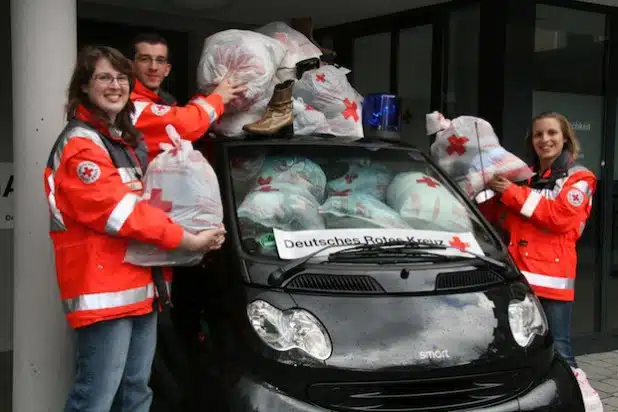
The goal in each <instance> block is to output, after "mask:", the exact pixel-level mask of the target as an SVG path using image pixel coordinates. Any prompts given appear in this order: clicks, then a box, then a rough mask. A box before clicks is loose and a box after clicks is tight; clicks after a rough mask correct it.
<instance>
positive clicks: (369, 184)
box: [326, 159, 393, 201]
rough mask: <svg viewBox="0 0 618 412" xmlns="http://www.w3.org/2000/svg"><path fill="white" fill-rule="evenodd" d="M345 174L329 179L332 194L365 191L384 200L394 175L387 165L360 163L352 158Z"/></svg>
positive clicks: (329, 189) (327, 186) (345, 194)
mask: <svg viewBox="0 0 618 412" xmlns="http://www.w3.org/2000/svg"><path fill="white" fill-rule="evenodd" d="M351 160H352V162H350V163H349V164H348V165H347V166H348V168H347V171H346V172H345V174H344V175H343V176H340V177H337V178H336V179H332V180H329V181H328V183H327V184H326V189H327V191H328V194H329V195H331V196H347V195H349V194H352V193H354V194H357V193H365V194H368V195H371V196H373V197H375V198H376V199H377V200H380V201H384V199H385V197H386V188H387V187H388V185H389V183H390V182H391V179H392V178H393V175H392V174H391V172H390V171H389V170H388V168H387V167H385V166H383V165H380V164H374V165H371V164H367V165H365V164H360V162H358V163H357V162H355V160H356V159H351Z"/></svg>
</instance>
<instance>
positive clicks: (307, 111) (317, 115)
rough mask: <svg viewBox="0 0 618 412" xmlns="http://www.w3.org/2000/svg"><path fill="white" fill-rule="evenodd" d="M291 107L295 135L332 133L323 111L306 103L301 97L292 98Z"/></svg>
mask: <svg viewBox="0 0 618 412" xmlns="http://www.w3.org/2000/svg"><path fill="white" fill-rule="evenodd" d="M292 107H293V110H294V134H295V135H297V136H304V135H312V134H332V132H331V130H330V125H329V124H328V120H326V116H324V113H322V112H320V111H318V110H317V109H316V108H315V107H312V106H311V105H308V104H306V103H305V102H304V101H303V99H293V101H292Z"/></svg>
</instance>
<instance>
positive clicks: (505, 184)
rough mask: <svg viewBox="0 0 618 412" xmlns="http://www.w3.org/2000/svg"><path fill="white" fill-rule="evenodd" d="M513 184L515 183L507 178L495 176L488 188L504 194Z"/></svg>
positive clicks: (488, 183)
mask: <svg viewBox="0 0 618 412" xmlns="http://www.w3.org/2000/svg"><path fill="white" fill-rule="evenodd" d="M512 184H513V182H511V181H510V180H509V179H507V178H506V177H502V176H498V175H495V176H494V177H493V178H492V179H491V180H490V181H489V182H487V186H488V187H489V188H490V189H493V190H494V191H495V192H498V193H504V192H505V191H506V189H508V188H509V186H510V185H512Z"/></svg>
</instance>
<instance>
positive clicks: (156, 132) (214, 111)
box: [131, 80, 224, 162]
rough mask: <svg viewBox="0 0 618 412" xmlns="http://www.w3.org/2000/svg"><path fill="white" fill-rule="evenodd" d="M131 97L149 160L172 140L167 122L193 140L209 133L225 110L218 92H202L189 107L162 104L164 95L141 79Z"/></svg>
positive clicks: (184, 137)
mask: <svg viewBox="0 0 618 412" xmlns="http://www.w3.org/2000/svg"><path fill="white" fill-rule="evenodd" d="M131 100H132V101H133V103H134V104H135V114H134V116H133V123H134V124H135V127H137V129H138V130H139V131H140V132H142V134H143V135H144V140H145V142H146V147H147V148H148V161H149V162H150V161H151V160H152V159H154V158H155V156H156V155H158V154H159V153H160V151H161V149H160V147H159V145H160V144H161V143H170V140H169V138H168V136H167V133H166V132H165V127H166V126H167V125H172V126H174V127H175V128H176V130H177V131H178V134H179V135H180V136H181V137H182V138H183V139H186V140H190V141H192V142H193V141H196V140H198V139H200V138H201V137H202V136H204V135H205V134H206V132H207V131H208V129H209V128H210V126H211V125H212V124H213V123H214V122H215V121H216V120H217V119H218V118H219V117H220V116H221V115H222V114H223V109H224V108H223V100H222V98H221V96H219V95H218V94H211V95H210V96H205V95H201V94H198V95H197V96H195V97H194V98H193V99H192V100H191V101H190V102H189V103H188V104H187V105H186V106H169V105H166V104H161V103H162V100H161V98H160V97H159V96H158V95H157V94H156V93H155V92H153V91H151V90H149V89H148V88H147V87H146V86H144V85H143V84H142V83H141V82H140V81H139V80H136V81H135V88H134V89H133V92H132V93H131Z"/></svg>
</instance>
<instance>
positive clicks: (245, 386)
mask: <svg viewBox="0 0 618 412" xmlns="http://www.w3.org/2000/svg"><path fill="white" fill-rule="evenodd" d="M467 410H468V411H469V410H470V409H467ZM476 410H478V411H479V412H554V411H556V412H565V411H569V412H584V406H583V402H582V398H581V394H580V390H579V386H578V384H577V381H576V380H575V377H574V376H573V374H572V372H571V369H570V368H569V366H568V365H567V364H566V363H565V362H564V361H562V360H561V359H559V358H558V357H555V358H554V360H553V363H552V365H551V369H550V371H549V372H548V373H547V374H546V376H544V377H541V378H539V379H538V380H537V381H536V382H535V384H534V385H533V386H532V387H531V388H530V389H529V390H528V391H527V392H525V393H523V394H522V395H521V396H519V397H517V398H516V399H511V400H508V401H505V402H503V403H501V404H499V405H493V406H490V407H484V408H480V409H476ZM230 411H231V412H273V411H286V412H325V411H328V410H327V409H323V408H321V407H319V406H316V405H314V404H310V403H307V402H305V401H300V400H298V399H294V398H292V397H290V396H288V395H286V394H285V393H283V392H281V391H279V390H278V389H276V388H274V387H273V386H271V385H269V384H267V383H265V382H259V381H257V380H255V379H253V378H251V377H248V376H244V377H243V378H241V379H240V380H239V382H238V383H237V384H236V386H235V387H234V390H233V392H232V396H231V408H230Z"/></svg>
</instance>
